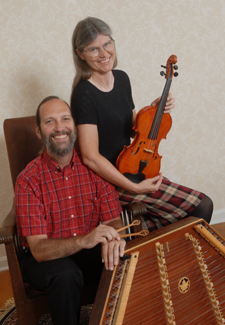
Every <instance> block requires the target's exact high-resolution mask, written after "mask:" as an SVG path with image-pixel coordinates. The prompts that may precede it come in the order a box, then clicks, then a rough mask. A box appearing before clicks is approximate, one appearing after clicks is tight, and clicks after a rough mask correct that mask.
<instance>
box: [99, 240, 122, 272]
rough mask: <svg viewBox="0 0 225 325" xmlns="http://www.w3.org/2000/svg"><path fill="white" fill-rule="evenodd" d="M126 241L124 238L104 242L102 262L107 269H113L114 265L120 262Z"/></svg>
mask: <svg viewBox="0 0 225 325" xmlns="http://www.w3.org/2000/svg"><path fill="white" fill-rule="evenodd" d="M125 246H126V241H125V240H124V239H120V240H112V241H107V242H106V243H103V244H102V262H103V263H105V268H106V270H110V271H113V269H114V266H115V265H118V264H119V257H122V256H123V255H124V249H125Z"/></svg>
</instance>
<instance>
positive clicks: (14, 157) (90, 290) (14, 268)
mask: <svg viewBox="0 0 225 325" xmlns="http://www.w3.org/2000/svg"><path fill="white" fill-rule="evenodd" d="M4 133H5V140H6V146H7V152H8V158H9V165H10V171H11V178H12V183H13V188H15V183H16V178H17V176H18V175H19V173H20V172H21V171H22V170H23V169H24V168H25V167H26V165H27V164H28V163H29V162H30V161H31V160H33V159H34V158H36V157H37V156H38V152H39V151H40V149H41V147H42V142H41V141H40V140H39V139H38V137H37V136H36V134H35V116H29V117H22V118H12V119H6V120H5V121H4ZM127 209H128V210H130V211H131V212H132V214H133V216H134V218H136V217H138V216H139V215H141V214H143V213H145V212H146V210H145V206H144V205H142V204H137V205H129V206H127ZM138 230H139V229H138ZM135 231H137V229H135ZM0 243H4V244H5V248H6V254H7V260H8V265H9V272H10V276H11V282H12V288H13V294H14V299H15V305H16V312H17V319H18V324H19V325H25V324H26V325H28V324H36V323H37V321H38V319H39V318H40V317H41V316H42V315H44V314H47V313H50V310H49V306H48V301H47V296H46V295H45V293H44V292H40V291H37V290H35V289H34V288H33V287H31V286H30V285H29V284H28V283H25V282H24V281H23V278H22V274H21V271H20V265H19V256H20V252H21V250H22V249H23V248H22V247H21V244H20V241H19V237H18V236H17V229H16V219H15V208H14V204H13V207H12V210H11V211H10V213H9V214H8V215H7V216H6V218H5V219H4V221H3V223H2V225H1V228H0ZM96 291H97V285H93V286H89V287H85V288H84V290H83V296H82V305H86V304H91V303H93V302H94V299H95V295H96Z"/></svg>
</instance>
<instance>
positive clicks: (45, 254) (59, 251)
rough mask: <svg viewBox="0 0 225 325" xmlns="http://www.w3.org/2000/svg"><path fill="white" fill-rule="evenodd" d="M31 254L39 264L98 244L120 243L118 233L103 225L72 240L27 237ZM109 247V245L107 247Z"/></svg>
mask: <svg viewBox="0 0 225 325" xmlns="http://www.w3.org/2000/svg"><path fill="white" fill-rule="evenodd" d="M26 240H27V242H28V245H29V247H30V250H31V253H32V255H33V256H34V258H35V259H36V260H37V261H38V262H44V261H48V260H53V259H56V258H62V257H66V256H69V255H72V254H75V253H77V252H79V251H80V250H81V249H90V248H93V247H95V246H96V245H97V244H100V243H101V244H102V245H106V244H108V243H110V242H113V241H116V242H117V243H120V236H119V234H118V233H117V231H116V230H115V229H114V228H113V227H111V226H109V225H107V224H101V225H99V226H98V227H96V228H95V229H94V230H93V231H91V232H90V233H89V234H87V235H83V236H77V237H71V238H62V239H61V238H47V235H35V236H26ZM106 246H108V245H106Z"/></svg>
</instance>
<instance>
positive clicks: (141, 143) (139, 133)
mask: <svg viewBox="0 0 225 325" xmlns="http://www.w3.org/2000/svg"><path fill="white" fill-rule="evenodd" d="M176 63H177V57H176V55H171V56H170V57H169V59H168V60H167V64H166V66H162V67H163V68H165V69H166V73H165V72H163V71H162V72H161V75H165V78H166V84H165V86H164V89H163V93H162V96H161V99H160V102H159V104H158V105H157V106H145V107H144V108H142V109H141V110H139V111H138V113H137V116H136V119H135V124H134V127H133V129H134V131H135V133H136V134H135V137H134V140H133V141H132V143H131V144H130V145H129V146H124V149H123V151H122V152H121V153H120V155H119V156H118V158H117V162H116V167H117V169H118V170H119V171H120V172H121V173H122V174H123V175H124V176H126V177H127V178H128V179H129V180H131V181H132V182H134V183H140V182H141V181H143V180H144V179H146V178H152V177H155V176H157V175H158V174H159V171H160V167H161V158H162V156H160V155H159V153H158V147H159V143H160V141H161V140H162V139H166V135H167V133H168V132H169V130H170V128H171V126H172V118H171V116H170V114H169V113H167V114H164V108H165V104H166V101H167V97H168V94H169V90H170V86H171V83H172V78H173V76H175V77H176V76H177V75H178V73H177V72H174V70H177V69H178V67H177V66H176V65H175V64H176Z"/></svg>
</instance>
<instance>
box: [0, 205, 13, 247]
mask: <svg viewBox="0 0 225 325" xmlns="http://www.w3.org/2000/svg"><path fill="white" fill-rule="evenodd" d="M15 226H16V214H15V203H14V200H13V205H12V208H11V211H10V212H9V213H8V214H7V216H6V217H5V219H4V220H3V222H2V224H1V228H0V244H5V243H8V242H11V241H13V240H14V235H15V233H16V229H15Z"/></svg>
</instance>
